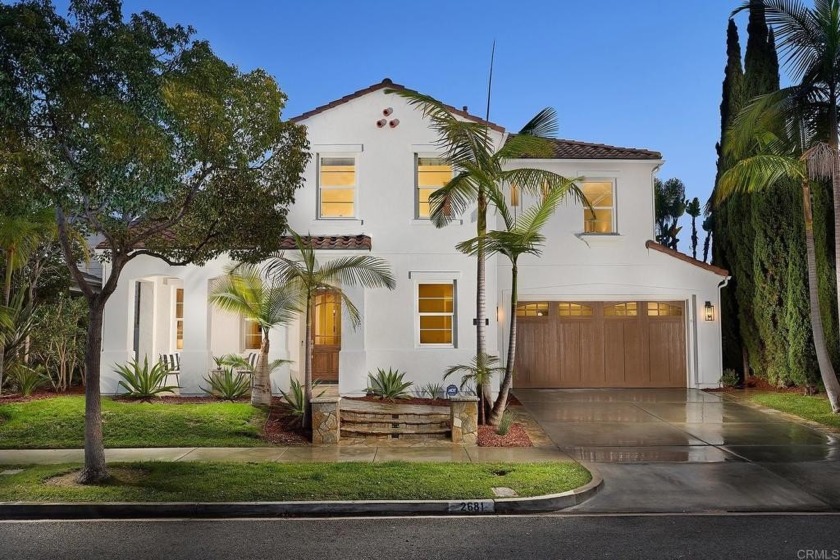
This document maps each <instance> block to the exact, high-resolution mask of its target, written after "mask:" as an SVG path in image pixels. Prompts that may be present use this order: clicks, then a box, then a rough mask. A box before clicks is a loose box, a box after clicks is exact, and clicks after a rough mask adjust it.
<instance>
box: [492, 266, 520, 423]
mask: <svg viewBox="0 0 840 560" xmlns="http://www.w3.org/2000/svg"><path fill="white" fill-rule="evenodd" d="M518 283H519V269H518V268H517V266H516V263H515V262H514V263H513V268H512V269H511V285H512V288H511V291H510V336H509V337H508V352H507V362H506V363H505V378H504V380H502V386H501V387H500V388H499V396H498V397H496V403H495V404H494V405H493V410H492V412H490V419H489V421H488V423H489V424H490V425H491V426H498V425H499V422H500V421H501V420H502V416H503V415H504V413H505V409H507V401H508V395H509V394H510V390H511V388H512V387H513V367H514V364H515V363H516V326H517V319H516V304H517V302H518V300H519V289H518Z"/></svg>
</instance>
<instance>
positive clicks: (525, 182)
mask: <svg viewBox="0 0 840 560" xmlns="http://www.w3.org/2000/svg"><path fill="white" fill-rule="evenodd" d="M385 91H386V93H393V94H396V95H399V96H400V97H403V98H405V99H406V100H407V101H408V103H409V104H410V105H412V106H415V107H417V108H418V109H420V111H421V112H422V114H423V116H424V117H426V118H428V119H429V120H430V121H431V128H432V129H433V130H434V131H435V132H437V134H438V145H439V147H440V148H441V152H442V154H441V158H442V159H443V160H444V161H446V162H447V163H448V164H450V165H451V166H452V168H453V169H454V170H455V175H454V177H453V178H452V180H451V181H449V182H448V183H447V184H446V185H444V186H443V187H442V188H440V189H438V190H436V191H434V192H433V193H431V194H430V195H429V207H430V216H429V217H430V219H431V221H432V223H433V224H434V225H435V226H436V227H439V228H440V227H445V226H446V225H448V224H449V223H451V222H452V221H453V220H455V219H457V218H458V216H460V215H462V214H463V213H464V212H465V211H466V210H467V209H468V208H470V207H471V206H472V205H476V238H475V239H476V242H475V253H474V255H475V257H476V259H477V263H476V312H475V318H476V320H475V325H476V352H475V355H476V356H477V357H478V360H479V363H478V364H477V366H478V367H479V368H480V369H481V368H485V364H482V363H481V361H482V360H483V359H484V358H483V357H485V356H487V355H488V354H487V336H486V332H487V324H488V320H487V312H486V301H487V289H486V282H485V279H486V259H487V250H486V248H485V242H486V236H487V208H488V205H489V204H491V203H492V201H491V200H490V198H489V193H490V191H491V190H492V189H494V188H495V189H499V190H501V188H502V185H516V186H517V187H518V188H520V189H522V190H523V191H525V192H531V193H538V192H541V191H542V190H543V189H546V188H549V189H550V188H554V187H555V186H558V185H559V184H561V183H562V182H563V181H565V179H563V178H562V177H560V176H559V175H557V174H555V173H552V172H550V171H546V170H544V169H535V168H519V169H509V168H508V167H509V163H510V162H511V160H514V159H519V158H523V157H531V158H545V159H549V158H552V157H553V156H554V145H553V143H552V142H551V140H550V138H551V137H553V136H554V135H555V134H556V132H557V117H556V113H555V111H554V109H551V108H545V109H543V110H542V111H540V112H539V113H537V114H536V116H534V118H532V119H531V120H530V121H529V122H528V124H526V125H525V126H524V127H522V129H521V130H520V131H519V132H518V133H516V134H511V135H510V136H509V137H508V138H507V140H506V141H505V142H504V144H503V145H501V146H499V145H498V142H501V139H502V134H498V135H495V136H494V135H493V134H491V131H490V130H491V129H490V123H489V122H487V121H480V122H475V121H468V120H464V119H463V117H459V116H457V115H455V114H454V113H453V112H452V110H451V109H450V108H449V107H448V106H447V105H445V104H443V103H441V102H440V101H438V100H437V99H435V98H433V97H430V96H428V95H423V94H421V93H418V92H415V91H410V90H385ZM476 389H477V392H478V393H479V397H480V398H481V401H482V403H484V406H485V407H487V406H489V403H490V400H491V399H490V386H489V385H488V384H486V383H485V384H481V385H480V386H478V387H476ZM485 412H489V411H485Z"/></svg>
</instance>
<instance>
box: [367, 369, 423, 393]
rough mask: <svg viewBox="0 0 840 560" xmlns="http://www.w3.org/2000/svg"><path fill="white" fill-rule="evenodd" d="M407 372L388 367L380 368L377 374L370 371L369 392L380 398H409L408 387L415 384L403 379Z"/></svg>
mask: <svg viewBox="0 0 840 560" xmlns="http://www.w3.org/2000/svg"><path fill="white" fill-rule="evenodd" d="M404 377H405V372H404V371H400V370H398V369H391V368H388V371H385V370H384V369H382V368H379V369H378V370H377V371H376V375H374V374H372V373H368V381H369V382H368V387H367V393H368V394H369V395H373V396H375V397H379V398H380V399H389V400H395V399H408V398H410V397H411V395H409V394H408V388H409V387H411V386H412V385H414V383H412V382H411V381H403V378H404Z"/></svg>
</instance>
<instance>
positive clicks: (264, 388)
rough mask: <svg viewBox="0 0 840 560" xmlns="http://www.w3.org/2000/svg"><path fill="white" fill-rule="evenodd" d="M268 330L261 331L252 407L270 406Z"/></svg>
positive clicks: (252, 391) (252, 392)
mask: <svg viewBox="0 0 840 560" xmlns="http://www.w3.org/2000/svg"><path fill="white" fill-rule="evenodd" d="M268 350H269V341H268V329H263V337H262V344H260V362H259V364H257V370H256V371H255V372H254V387H253V389H252V390H251V404H252V405H253V406H271V379H270V377H269V372H268Z"/></svg>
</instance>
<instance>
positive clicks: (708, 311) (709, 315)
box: [703, 301, 715, 321]
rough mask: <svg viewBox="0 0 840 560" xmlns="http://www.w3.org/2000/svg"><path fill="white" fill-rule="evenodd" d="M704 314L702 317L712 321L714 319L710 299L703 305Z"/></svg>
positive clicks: (713, 309)
mask: <svg viewBox="0 0 840 560" xmlns="http://www.w3.org/2000/svg"><path fill="white" fill-rule="evenodd" d="M703 311H704V315H703V318H704V319H706V320H707V321H714V320H715V306H714V305H712V302H711V301H707V302H706V305H705V306H704V307H703Z"/></svg>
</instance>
